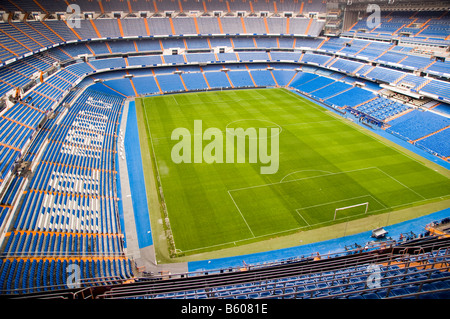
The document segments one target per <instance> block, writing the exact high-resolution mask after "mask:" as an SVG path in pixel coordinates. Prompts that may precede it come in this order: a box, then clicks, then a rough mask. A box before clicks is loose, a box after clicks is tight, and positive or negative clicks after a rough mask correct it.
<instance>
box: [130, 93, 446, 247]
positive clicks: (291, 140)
mask: <svg viewBox="0 0 450 319" xmlns="http://www.w3.org/2000/svg"><path fill="white" fill-rule="evenodd" d="M141 104H142V105H143V113H142V114H143V115H144V118H141V119H139V120H140V121H144V122H145V127H146V129H147V134H148V136H149V137H150V138H149V149H150V150H153V152H154V157H155V158H156V164H157V170H158V173H159V176H160V181H161V185H162V188H163V192H164V200H165V204H166V207H167V211H168V215H169V220H170V225H171V228H172V232H173V236H174V241H175V245H176V248H177V250H179V251H182V252H184V253H186V254H189V253H196V252H200V251H208V250H214V249H218V248H224V247H227V246H230V245H236V243H238V244H240V243H248V242H254V241H257V240H263V239H267V238H269V237H270V236H274V235H283V234H289V233H292V232H296V231H301V230H308V229H312V228H317V227H321V226H324V225H330V224H332V223H338V222H343V221H347V220H349V219H355V218H362V217H365V216H367V215H366V214H365V210H366V207H365V205H360V206H355V207H353V208H349V209H346V210H340V211H338V212H337V214H336V220H335V221H334V220H333V219H334V214H335V210H336V208H341V207H347V206H353V205H357V204H361V203H369V204H368V211H367V214H369V215H370V214H377V213H386V212H389V211H392V210H395V209H400V208H404V207H410V206H414V205H420V204H424V203H429V202H432V201H439V200H442V199H448V198H450V195H449V193H450V192H449V190H450V180H449V178H448V177H446V176H444V175H441V174H439V173H438V172H436V171H434V170H433V169H431V168H429V167H427V166H425V165H424V164H422V163H421V162H419V161H417V160H415V159H414V158H412V157H410V156H407V155H406V154H405V153H403V152H401V151H399V150H397V149H395V148H392V147H390V146H388V145H386V144H384V143H382V142H381V141H380V140H378V139H377V138H374V137H373V136H371V135H369V134H366V133H365V132H364V130H363V129H357V128H355V126H353V125H349V124H348V123H346V121H347V120H344V119H341V118H339V117H336V116H334V115H331V114H330V111H327V110H326V109H325V108H322V107H320V106H318V105H316V104H314V103H312V102H310V101H308V100H306V99H304V98H301V97H300V96H298V95H296V94H294V93H292V92H289V91H287V90H283V89H257V90H232V91H216V92H202V93H188V94H178V95H167V96H158V97H150V98H143V99H142V103H141ZM138 105H139V104H138ZM194 120H202V123H203V131H204V130H205V129H207V128H208V127H213V128H219V129H220V130H222V131H225V129H226V127H227V126H228V127H230V126H231V125H234V126H239V127H243V128H247V127H275V126H277V127H280V128H281V133H280V134H279V169H278V171H277V173H275V174H267V175H263V174H260V170H259V169H260V167H261V165H262V164H261V163H253V164H252V163H248V161H246V163H212V164H207V163H180V164H175V163H174V162H173V161H172V158H171V150H172V148H173V146H174V145H175V144H176V143H177V141H174V140H171V133H172V131H173V130H174V129H176V128H180V127H184V128H187V129H188V130H189V131H190V132H191V133H193V126H194ZM233 123H234V124H233ZM204 144H205V142H204Z"/></svg>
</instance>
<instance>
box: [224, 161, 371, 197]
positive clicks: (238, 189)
mask: <svg viewBox="0 0 450 319" xmlns="http://www.w3.org/2000/svg"><path fill="white" fill-rule="evenodd" d="M376 168H377V167H366V168H359V169H354V170H351V171H345V172H337V173H331V174H326V175H320V176H311V177H304V178H298V179H291V180H289V181H283V182H281V181H280V182H274V183H268V184H261V185H255V186H248V187H241V188H235V189H229V190H228V191H229V192H234V191H240V190H245V189H251V188H257V187H265V186H271V185H275V184H284V183H292V182H297V181H302V180H306V179H312V178H320V177H325V176H331V175H339V174H346V173H352V172H358V171H365V170H369V169H376Z"/></svg>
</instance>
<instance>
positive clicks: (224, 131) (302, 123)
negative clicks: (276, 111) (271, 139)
mask: <svg viewBox="0 0 450 319" xmlns="http://www.w3.org/2000/svg"><path fill="white" fill-rule="evenodd" d="M253 120H259V119H252V121H253ZM338 120H339V119H332V120H326V121H316V122H297V123H288V124H283V125H279V126H278V127H281V128H283V127H285V126H294V125H313V124H317V123H326V122H336V121H338ZM264 121H266V120H264ZM269 122H271V121H269ZM230 123H231V122H230ZM230 123H228V124H230ZM273 123H274V124H276V123H275V122H273ZM228 124H227V125H228ZM276 127H277V126H267V127H265V128H276ZM220 131H221V132H222V133H227V131H226V129H225V130H220ZM280 133H281V131H280ZM192 135H193V136H196V135H202V134H192ZM171 138H172V137H171V136H162V137H153V138H152V139H153V140H156V141H157V140H165V139H171Z"/></svg>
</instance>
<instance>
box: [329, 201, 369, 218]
mask: <svg viewBox="0 0 450 319" xmlns="http://www.w3.org/2000/svg"><path fill="white" fill-rule="evenodd" d="M359 206H366V208H365V211H364V214H367V211H368V210H369V202H365V203H361V204H356V205H351V206H346V207H340V208H336V209H335V210H334V217H333V220H336V216H337V214H338V212H340V211H343V210H347V209H351V208H354V207H359Z"/></svg>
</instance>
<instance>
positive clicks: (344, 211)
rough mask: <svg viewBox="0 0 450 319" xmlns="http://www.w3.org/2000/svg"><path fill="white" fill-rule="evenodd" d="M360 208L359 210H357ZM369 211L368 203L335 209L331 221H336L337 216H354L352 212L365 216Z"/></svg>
mask: <svg viewBox="0 0 450 319" xmlns="http://www.w3.org/2000/svg"><path fill="white" fill-rule="evenodd" d="M357 207H361V208H357ZM368 210H369V202H366V203H361V204H356V205H351V206H346V207H340V208H336V209H335V210H334V217H333V220H336V218H337V217H338V216H343V215H344V217H348V216H349V215H352V216H353V215H356V214H355V213H354V212H355V211H357V212H358V215H359V214H362V213H361V212H364V213H363V214H367V211H368Z"/></svg>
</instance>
